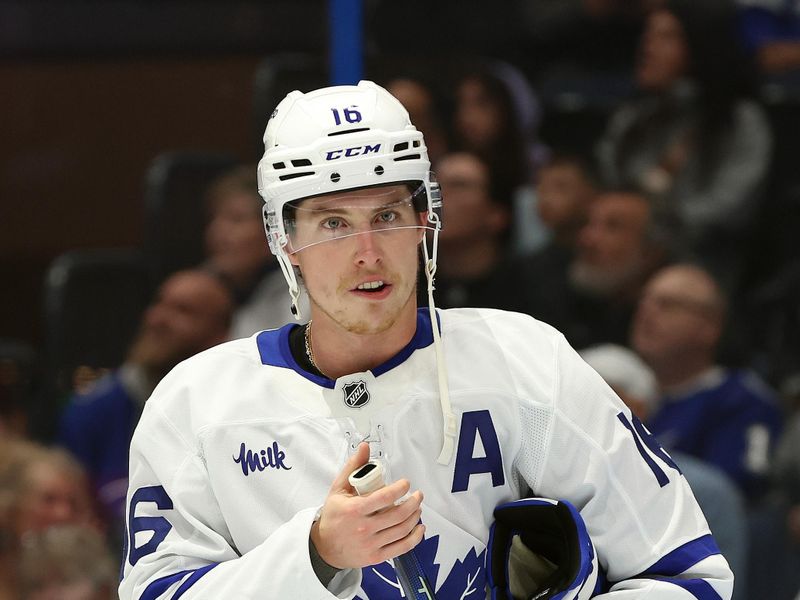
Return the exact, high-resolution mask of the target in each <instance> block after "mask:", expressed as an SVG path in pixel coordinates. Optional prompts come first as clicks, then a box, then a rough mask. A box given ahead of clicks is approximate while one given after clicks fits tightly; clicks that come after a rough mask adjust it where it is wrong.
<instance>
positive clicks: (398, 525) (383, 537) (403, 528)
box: [375, 509, 422, 548]
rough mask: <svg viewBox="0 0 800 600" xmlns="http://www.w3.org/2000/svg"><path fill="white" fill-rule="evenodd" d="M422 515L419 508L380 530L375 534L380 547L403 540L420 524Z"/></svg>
mask: <svg viewBox="0 0 800 600" xmlns="http://www.w3.org/2000/svg"><path fill="white" fill-rule="evenodd" d="M421 517H422V511H421V510H420V509H417V510H415V511H413V512H412V513H411V514H409V515H406V516H405V518H403V519H402V520H400V521H397V522H395V523H393V524H392V525H391V526H390V527H386V528H385V529H382V530H381V531H378V532H377V533H376V534H375V541H376V543H377V545H378V547H381V548H382V547H383V546H388V545H389V544H392V543H394V542H396V541H398V540H402V539H403V538H404V537H406V536H407V535H409V534H410V533H411V532H412V531H413V530H414V527H416V526H417V525H418V524H419V522H420V518H421Z"/></svg>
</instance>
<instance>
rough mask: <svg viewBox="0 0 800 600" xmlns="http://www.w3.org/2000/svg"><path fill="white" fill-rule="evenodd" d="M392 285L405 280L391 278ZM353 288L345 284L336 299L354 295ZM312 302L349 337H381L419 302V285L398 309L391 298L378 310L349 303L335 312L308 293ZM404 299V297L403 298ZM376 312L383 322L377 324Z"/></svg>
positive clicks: (398, 303) (341, 286) (398, 300)
mask: <svg viewBox="0 0 800 600" xmlns="http://www.w3.org/2000/svg"><path fill="white" fill-rule="evenodd" d="M390 280H391V281H395V282H397V281H401V280H402V278H400V277H398V276H396V275H391V276H390ZM350 289H351V288H350V286H349V285H347V284H345V283H344V282H342V283H340V284H339V285H338V286H337V288H336V295H337V297H339V298H343V297H346V296H347V294H350ZM306 291H307V292H308V297H309V300H310V301H311V304H312V305H313V306H315V307H316V308H317V310H319V311H320V312H321V313H323V314H324V315H325V316H326V317H328V319H330V320H331V321H332V322H334V323H336V324H337V325H338V326H339V327H341V328H342V329H344V330H345V331H347V332H349V333H353V334H356V335H377V334H381V333H384V332H386V331H388V330H389V329H391V328H392V326H393V325H394V324H395V323H397V321H398V319H399V318H400V315H401V314H402V313H403V311H404V310H405V309H406V308H407V307H408V305H409V303H411V302H414V301H415V300H416V285H411V286H410V289H409V290H408V291H407V292H406V293H405V294H404V295H405V298H404V299H403V300H402V301H401V300H400V297H399V298H398V299H397V305H396V306H395V304H394V302H395V298H392V297H391V296H390V297H389V298H387V299H386V300H384V301H382V302H381V303H380V304H379V306H378V307H372V306H353V305H352V304H351V303H346V304H345V305H343V306H340V307H336V308H335V309H330V308H326V306H325V303H324V302H320V301H319V300H318V299H317V298H316V297H315V294H314V293H312V292H311V290H308V289H307V288H306ZM398 293H399V294H403V291H402V290H400V291H399V292H398V290H397V289H395V290H393V291H392V294H393V295H395V294H398ZM401 297H402V296H401ZM389 303H391V305H389V306H386V305H387V304H389ZM373 308H374V309H377V310H380V317H379V320H377V321H376V320H375V318H374V317H373V318H371V315H372V314H373Z"/></svg>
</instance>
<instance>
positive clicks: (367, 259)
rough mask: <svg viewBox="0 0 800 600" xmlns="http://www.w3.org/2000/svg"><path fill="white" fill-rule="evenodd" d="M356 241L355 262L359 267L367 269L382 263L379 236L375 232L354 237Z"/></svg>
mask: <svg viewBox="0 0 800 600" xmlns="http://www.w3.org/2000/svg"><path fill="white" fill-rule="evenodd" d="M353 238H354V239H355V244H356V249H355V256H354V258H355V262H356V264H357V265H359V266H362V267H365V266H372V265H376V264H378V263H380V262H381V260H382V259H381V250H380V246H379V244H378V239H377V238H378V234H376V233H375V232H373V231H365V232H363V233H359V234H357V235H355V236H353Z"/></svg>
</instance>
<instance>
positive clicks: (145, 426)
mask: <svg viewBox="0 0 800 600" xmlns="http://www.w3.org/2000/svg"><path fill="white" fill-rule="evenodd" d="M437 314H438V317H439V326H440V329H441V333H442V342H443V351H444V357H445V361H446V368H447V373H448V381H449V386H450V395H451V402H452V408H453V412H454V414H455V416H456V418H457V420H458V437H457V439H456V450H455V452H454V453H453V457H452V459H451V460H450V463H449V464H447V465H441V464H438V463H437V461H436V458H437V456H438V455H439V451H440V449H441V445H442V414H441V409H440V403H439V397H438V386H437V383H436V363H435V355H434V348H433V344H432V333H431V327H430V320H429V319H430V317H429V313H428V311H427V309H426V310H420V311H419V312H418V317H417V318H418V322H417V331H416V334H415V336H414V338H413V339H412V340H411V342H410V343H409V344H408V346H407V347H406V348H404V349H403V350H402V351H401V352H400V353H399V354H398V355H397V356H395V357H394V358H393V359H391V360H390V361H388V362H387V363H385V364H383V365H381V366H380V367H378V368H376V369H373V370H372V371H369V372H365V373H356V374H353V375H349V376H346V377H342V378H340V379H338V380H337V381H331V380H328V379H325V378H322V377H318V376H315V375H312V374H310V373H308V372H306V371H304V370H303V369H302V368H301V367H300V366H299V365H298V364H297V362H296V361H295V359H294V357H293V356H292V354H291V352H290V350H289V331H290V330H291V328H292V327H296V325H287V326H285V327H283V328H281V329H276V330H270V331H264V332H261V333H258V334H256V335H254V336H253V337H251V338H248V339H243V340H236V341H232V342H228V343H225V344H222V345H220V346H217V347H215V348H212V349H210V350H207V351H205V352H203V353H201V354H199V355H197V356H195V357H193V358H191V359H189V360H187V361H185V362H183V363H181V364H180V365H178V366H177V367H176V368H175V369H174V370H173V371H172V372H171V373H170V374H169V375H168V376H167V377H166V378H165V379H164V380H163V381H162V382H161V384H160V385H159V386H158V387H157V388H156V390H155V392H154V393H153V396H152V397H151V398H150V400H149V401H148V402H147V404H146V407H145V410H144V414H143V416H142V419H141V421H140V423H139V426H138V428H137V430H136V433H135V435H134V437H133V442H132V445H131V459H130V460H131V469H130V489H129V491H128V509H127V510H128V513H127V515H128V530H129V535H128V539H127V540H126V555H125V561H124V568H123V579H122V582H121V584H120V598H121V599H122V600H129V599H134V598H135V599H141V600H156V599H167V598H171V599H177V598H184V599H185V600H189V599H194V598H205V599H210V598H213V599H223V598H224V599H240V598H241V599H245V598H260V599H286V598H294V599H297V600H312V599H317V598H318V599H330V598H358V599H361V600H368V599H369V600H375V599H394V598H401V597H402V595H401V594H402V592H401V591H400V587H399V585H398V583H397V581H398V580H397V576H396V574H395V571H394V569H393V566H392V563H391V562H386V563H383V564H379V565H374V566H371V567H366V568H364V569H361V570H345V571H341V572H339V574H337V575H336V577H334V579H333V580H332V581H331V582H330V584H329V586H328V588H327V589H326V588H325V587H323V586H322V584H321V583H320V582H319V581H318V579H317V577H316V576H315V574H314V571H313V569H312V566H311V562H310V558H309V541H308V540H309V531H310V528H311V525H312V522H313V519H314V517H315V515H316V513H317V511H318V509H319V508H320V507H321V505H322V504H323V502H324V500H325V497H326V495H327V492H328V488H329V486H330V484H331V482H332V481H333V479H334V477H335V476H336V475H337V473H338V472H339V471H340V470H341V469H342V467H343V465H344V462H345V460H346V459H347V457H348V456H349V455H350V454H352V453H353V452H354V451H355V449H356V447H357V445H358V443H359V442H360V441H361V440H362V439H364V438H366V439H367V440H368V441H369V442H370V447H371V455H372V457H373V458H375V459H377V460H381V461H383V466H384V468H385V469H386V471H387V481H393V480H396V479H398V478H401V477H405V478H408V479H409V480H410V481H411V485H412V489H417V488H418V489H421V490H422V491H423V493H424V495H425V499H424V501H423V505H422V521H423V522H424V523H425V525H426V532H425V539H424V540H423V541H422V542H421V543H420V545H419V546H418V547H417V548H416V549H415V553H416V555H417V558H418V560H419V562H420V563H421V565H422V567H423V570H424V571H425V573H426V575H427V577H428V580H429V581H430V582H431V583H432V585H433V586H434V587H435V595H436V598H438V599H439V600H450V599H459V600H460V599H470V600H473V599H479V598H484V597H485V583H484V582H485V555H486V552H485V546H486V542H487V539H488V532H489V527H490V525H491V523H492V521H493V518H492V511H493V510H494V508H495V506H497V505H498V504H500V503H503V502H508V501H510V500H513V499H517V498H520V497H526V496H541V497H549V498H561V499H566V500H568V501H569V502H571V503H572V504H574V505H575V506H576V507H577V508H578V509H579V510H580V512H581V515H582V516H583V518H584V520H585V522H586V525H587V529H588V532H589V534H590V536H591V538H592V540H593V541H594V544H595V547H596V549H597V555H598V560H599V564H600V566H601V567H602V569H603V571H604V575H605V577H606V578H607V581H608V583H607V585H606V588H605V590H602V591H600V592H599V593H600V595H599V596H597V597H599V598H609V599H612V598H614V599H619V600H623V599H626V598H630V599H633V598H648V599H652V600H658V599H662V598H672V599H680V598H687V599H690V598H698V599H702V600H707V599H719V598H724V599H727V598H730V596H731V592H732V587H733V576H732V574H731V572H730V570H729V568H728V565H727V562H726V561H725V559H724V558H723V557H722V556H721V555H720V554H719V551H718V550H717V548H716V544H715V543H714V541H713V539H712V538H711V535H710V532H709V530H708V527H707V525H706V521H705V519H704V517H703V515H702V513H701V511H700V509H699V508H698V506H697V504H696V502H695V500H694V497H693V495H692V493H691V490H690V489H689V486H688V485H687V484H686V482H685V480H684V478H683V476H682V475H681V474H680V472H679V471H678V470H677V468H675V467H674V465H673V464H672V461H671V459H670V458H669V456H668V455H666V454H665V453H664V452H663V451H662V450H661V449H660V447H658V445H657V444H656V443H655V442H654V441H653V440H652V438H651V437H650V436H649V434H648V433H647V431H646V430H645V429H644V428H643V427H642V426H641V424H640V423H638V421H636V420H635V418H634V417H633V416H632V415H631V413H630V411H629V410H628V409H627V408H626V407H625V406H624V405H623V404H622V402H621V401H620V400H619V399H618V398H617V397H616V395H615V394H614V393H613V392H612V391H611V389H610V388H609V387H608V386H607V385H606V384H605V383H604V382H603V380H602V379H601V378H600V377H599V376H598V375H597V374H596V373H595V372H594V371H593V370H592V369H591V368H590V367H588V366H587V365H586V364H585V363H584V362H583V361H582V360H581V359H580V358H579V357H578V355H577V354H576V353H575V352H574V351H573V350H572V349H571V348H570V347H569V345H568V344H567V342H566V341H565V340H564V338H563V336H562V335H561V334H559V333H558V332H557V331H555V330H554V329H553V328H551V327H549V326H547V325H545V324H543V323H540V322H538V321H536V320H534V319H533V318H531V317H528V316H525V315H521V314H516V313H508V312H503V311H495V310H483V309H453V310H441V311H438V312H437ZM341 351H342V352H347V348H344V347H343V348H341Z"/></svg>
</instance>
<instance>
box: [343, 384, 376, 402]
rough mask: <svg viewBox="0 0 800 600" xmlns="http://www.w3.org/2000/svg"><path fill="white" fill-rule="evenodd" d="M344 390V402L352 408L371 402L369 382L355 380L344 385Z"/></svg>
mask: <svg viewBox="0 0 800 600" xmlns="http://www.w3.org/2000/svg"><path fill="white" fill-rule="evenodd" d="M342 391H343V392H344V403H345V404H346V405H347V406H349V407H350V408H361V407H362V406H364V405H365V404H366V403H367V402H369V391H368V390H367V384H366V383H365V382H363V381H354V382H352V383H346V384H344V385H343V386H342Z"/></svg>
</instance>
